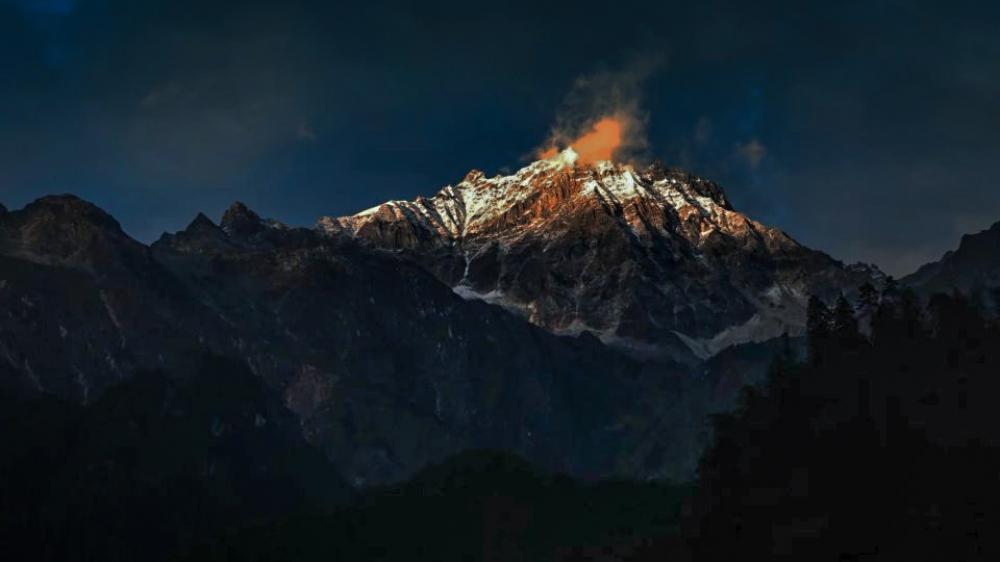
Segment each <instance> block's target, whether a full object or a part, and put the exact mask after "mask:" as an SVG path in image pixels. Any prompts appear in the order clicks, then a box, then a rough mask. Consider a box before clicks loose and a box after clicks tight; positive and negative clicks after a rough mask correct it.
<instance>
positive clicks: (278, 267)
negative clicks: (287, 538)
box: [0, 197, 702, 484]
mask: <svg viewBox="0 0 1000 562" xmlns="http://www.w3.org/2000/svg"><path fill="white" fill-rule="evenodd" d="M0 306H2V307H3V308H2V309H3V310H4V311H5V312H6V314H4V315H0V384H3V385H4V386H12V387H15V388H18V389H20V390H21V391H22V392H51V393H55V394H58V395H60V396H62V397H64V398H66V399H69V400H74V401H81V402H89V401H92V400H94V399H95V398H96V397H97V396H98V395H99V394H101V393H102V392H104V391H105V390H106V389H107V388H108V387H110V386H111V385H113V384H115V383H116V382H117V381H118V380H121V379H124V378H127V377H131V376H134V374H135V373H136V372H138V371H140V370H142V369H150V368H158V369H162V370H163V371H165V372H167V373H170V374H177V375H183V374H184V373H189V372H191V368H192V367H193V365H192V364H193V363H194V362H195V361H197V360H198V358H199V357H200V356H201V350H203V349H208V350H211V351H213V352H215V353H219V354H223V355H226V356H229V357H236V358H239V359H240V360H242V361H244V362H245V363H246V364H247V365H248V366H249V367H250V368H251V370H252V371H253V372H254V373H255V374H256V375H257V376H259V377H261V379H262V380H264V381H265V382H266V384H267V386H268V387H269V388H270V389H272V390H273V392H275V393H276V394H278V395H279V396H280V397H281V399H282V401H283V402H284V404H285V405H286V406H287V407H288V408H289V409H290V410H292V411H293V412H294V413H295V414H296V415H297V417H298V420H299V423H300V425H301V428H302V431H303V434H304V435H305V437H306V438H307V439H308V440H309V441H310V442H311V443H313V444H314V445H316V446H318V447H319V448H321V449H322V450H323V451H324V452H325V453H326V454H327V456H328V457H329V458H330V459H331V460H332V461H333V462H334V463H335V464H336V465H337V466H338V468H340V470H341V471H342V472H343V473H344V475H345V476H346V477H347V478H348V479H349V480H350V481H352V482H354V483H357V484H362V483H380V482H390V481H394V480H398V479H400V478H403V477H405V476H407V475H409V474H411V473H412V472H413V471H415V470H417V469H419V468H420V467H422V466H424V465H425V464H426V463H428V462H431V461H435V460H440V459H442V458H444V457H445V456H448V455H450V454H453V453H455V452H457V451H460V450H463V449H468V448H481V447H494V448H502V449H507V450H511V451H515V452H518V453H520V454H522V455H524V456H526V457H527V458H529V459H530V460H532V461H533V462H536V463H538V464H540V465H543V466H547V467H550V468H553V469H557V470H565V471H568V472H570V473H573V474H576V475H579V476H588V477H589V476H608V475H623V476H636V477H648V476H672V477H682V476H685V475H689V474H690V472H691V470H692V468H693V466H694V461H695V459H696V456H697V451H698V446H697V443H698V440H699V439H700V435H701V433H702V432H701V429H702V419H701V415H700V413H699V412H700V410H699V406H698V404H699V400H702V398H699V396H701V394H700V392H701V391H700V390H699V389H698V387H697V381H695V380H693V379H690V378H687V377H683V376H680V375H679V374H678V373H677V372H676V371H671V370H670V369H669V368H667V367H664V366H653V365H641V364H639V363H637V362H635V361H633V360H630V359H628V358H626V357H624V356H622V355H621V354H619V353H617V352H615V351H613V350H610V349H608V348H607V347H605V346H604V345H602V344H601V343H600V342H599V341H597V340H596V339H595V338H593V337H590V336H583V337H579V338H567V337H557V336H554V335H552V334H549V333H548V332H546V331H544V330H542V329H540V328H537V327H535V326H532V325H531V324H529V323H528V322H525V321H524V320H523V319H521V318H518V317H517V316H515V315H513V314H510V313H509V312H507V311H505V310H503V309H501V308H499V307H494V306H490V305H488V304H485V303H482V302H479V301H477V300H472V301H468V300H465V299H462V298H460V297H459V296H458V295H456V294H455V293H454V292H453V291H452V290H451V289H450V288H449V287H447V286H446V285H444V284H442V283H440V282H439V281H438V280H437V279H435V278H434V277H433V276H432V275H430V274H429V273H427V272H426V271H424V270H423V269H422V268H420V267H418V266H416V265H414V264H412V263H409V262H408V261H405V260H400V259H397V257H395V256H391V255H385V254H384V253H382V252H373V251H371V250H370V249H367V248H364V247H362V246H361V245H359V244H357V243H356V242H354V241H352V240H350V239H346V238H331V237H328V236H325V235H321V234H320V233H317V232H315V231H312V230H308V229H294V228H288V227H286V226H284V225H280V224H279V223H276V222H274V221H267V220H263V219H260V218H259V217H257V216H256V215H255V214H253V213H252V211H249V209H246V208H245V206H242V205H237V206H234V207H233V208H232V209H230V211H228V212H227V213H226V215H225V218H224V220H223V221H222V224H221V225H216V224H214V223H213V222H212V221H211V220H209V219H208V218H207V217H204V216H199V217H197V218H196V219H195V220H194V221H193V222H192V223H191V225H190V226H189V227H188V228H187V229H185V230H183V231H181V232H178V233H175V234H169V235H164V236H163V237H162V238H161V239H160V240H159V241H158V242H157V243H155V244H153V246H152V247H149V248H147V247H146V246H144V245H142V244H140V243H138V242H136V241H134V240H132V239H131V238H129V237H128V236H127V235H125V234H124V233H123V232H122V231H121V229H120V228H119V227H118V224H117V222H115V221H114V220H113V219H111V218H110V217H109V216H108V215H106V214H105V213H103V212H102V211H100V210H99V209H97V208H96V207H94V206H93V205H90V204H88V203H85V202H82V201H80V200H78V199H75V198H69V197H61V198H46V199H43V200H40V201H39V202H36V203H34V204H32V205H29V206H28V207H27V208H25V209H23V210H19V211H14V212H11V213H9V214H7V215H4V216H3V217H0ZM672 373H673V374H672ZM672 405H677V407H673V406H672Z"/></svg>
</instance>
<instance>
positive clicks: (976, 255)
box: [900, 222, 1000, 306]
mask: <svg viewBox="0 0 1000 562" xmlns="http://www.w3.org/2000/svg"><path fill="white" fill-rule="evenodd" d="M900 282H901V283H903V284H904V285H907V286H910V287H912V288H914V289H915V290H917V291H919V292H920V293H922V294H924V295H930V294H933V293H937V292H945V293H947V292H951V291H952V290H958V291H961V292H963V293H966V294H970V295H974V296H975V297H976V298H979V299H981V301H983V302H984V304H985V303H986V302H989V303H992V304H993V306H996V305H997V304H1000V300H998V295H997V294H995V290H996V289H997V288H998V287H1000V222H998V223H995V224H994V225H993V226H991V227H990V228H988V229H986V230H983V231H982V232H978V233H975V234H966V235H964V236H962V240H961V242H960V243H959V245H958V249H956V250H953V251H950V252H947V253H946V254H945V255H944V256H942V257H941V259H940V260H938V261H936V262H931V263H928V264H926V265H924V266H922V267H921V268H920V269H918V270H917V271H915V272H914V273H912V274H910V275H907V276H906V277H904V278H902V279H901V280H900Z"/></svg>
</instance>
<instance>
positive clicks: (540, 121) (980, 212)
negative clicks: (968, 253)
mask: <svg viewBox="0 0 1000 562" xmlns="http://www.w3.org/2000/svg"><path fill="white" fill-rule="evenodd" d="M334 4H338V3H336V2H306V1H296V0H285V1H282V2H274V1H268V2H263V1H253V0H251V1H246V2H217V1H213V0H198V1H192V0H144V1H142V2H138V1H135V0H92V1H91V0H0V201H2V202H3V203H5V204H6V205H7V206H9V207H19V206H21V205H23V204H25V203H26V202H28V201H30V200H31V199H33V198H35V197H38V196H40V195H43V194H47V193H54V192H73V193H77V194H79V195H81V196H83V197H86V198H88V199H90V200H92V201H94V202H96V203H97V204H99V205H101V206H102V207H104V208H105V209H107V210H108V211H110V212H112V213H113V214H115V216H117V217H118V218H119V219H120V220H121V222H122V223H123V225H124V226H125V228H126V230H128V231H129V232H130V233H131V234H133V235H134V236H136V237H137V238H139V239H141V240H144V241H150V240H152V239H155V238H156V237H157V236H158V235H159V233H160V232H162V231H164V230H176V229H179V228H182V227H183V226H185V225H186V223H187V222H188V221H190V219H191V218H193V217H194V215H195V214H196V213H197V212H198V211H206V212H207V213H209V214H210V215H213V216H218V215H219V214H220V213H221V211H222V209H223V208H224V207H225V206H227V205H228V204H229V203H230V202H231V201H232V200H234V199H240V200H244V201H246V202H247V203H248V204H250V205H251V206H252V207H254V208H256V209H257V210H258V211H259V212H261V213H262V214H265V215H268V216H273V217H275V218H278V219H281V220H284V221H286V222H289V223H292V224H302V225H308V224H312V223H313V222H314V221H315V219H316V218H318V217H319V216H320V215H323V214H333V215H336V214H347V213H351V212H354V211H357V210H360V209H363V208H366V207H369V206H371V205H374V204H376V203H378V202H381V201H383V200H386V199H389V198H412V197H414V196H416V195H418V194H428V195H429V194H431V193H433V192H434V191H436V190H437V189H438V188H439V187H440V186H443V185H444V184H447V183H453V182H455V181H457V180H458V179H460V178H461V177H462V175H464V173H465V172H466V171H467V170H468V169H469V168H473V167H475V168H480V169H484V170H486V171H487V172H488V173H490V174H492V173H496V172H499V171H502V170H509V169H514V168H516V167H518V166H519V165H520V164H522V163H523V161H524V158H525V155H527V154H530V153H531V151H532V150H533V149H535V148H537V147H538V146H539V145H540V144H541V143H542V142H543V141H544V139H545V138H546V136H547V135H548V133H549V131H550V129H551V127H552V126H553V124H554V123H556V121H557V120H558V119H563V120H565V119H567V116H574V115H576V114H578V113H579V112H580V111H582V110H585V109H586V108H587V107H590V105H589V104H592V103H599V102H594V100H592V99H591V98H593V97H595V96H596V97H600V96H601V92H602V91H603V90H604V89H605V88H609V89H614V90H615V91H616V92H617V93H618V94H619V95H621V96H625V97H627V98H628V100H627V103H629V104H630V105H631V106H632V107H633V108H638V110H639V112H640V113H641V114H642V115H643V116H644V117H645V118H646V122H647V127H646V128H647V136H648V148H647V151H646V152H647V155H648V156H655V157H659V158H660V159H662V160H663V161H664V162H666V163H667V164H672V165H679V166H683V167H686V168H689V169H691V170H692V171H694V172H696V173H699V174H701V175H704V176H707V177H709V178H711V179H715V180H716V181H718V182H720V183H722V184H723V186H724V187H725V188H726V190H727V192H728V193H729V195H730V197H731V199H732V200H733V201H734V202H735V204H736V206H737V207H738V208H739V209H741V210H743V211H746V212H748V213H749V214H751V215H752V216H753V217H755V218H757V219H759V220H761V221H763V222H766V223H769V224H774V225H776V226H779V227H781V228H783V229H785V230H786V231H788V232H789V233H790V234H792V235H793V236H795V237H796V238H798V239H799V240H801V241H802V242H804V243H806V244H809V245H811V246H814V247H817V248H819V249H822V250H825V251H827V252H829V253H831V254H832V255H834V256H835V257H837V258H840V259H844V260H846V261H855V260H865V261H873V262H875V263H878V264H879V265H880V266H882V267H884V268H885V269H886V270H888V271H890V272H891V273H896V274H900V273H906V272H908V271H909V270H911V269H913V268H914V267H915V266H916V265H918V264H920V263H922V262H924V261H927V260H930V259H936V258H937V257H938V256H939V255H940V254H941V253H942V252H943V251H944V250H946V249H949V248H951V247H953V246H954V245H955V244H956V243H957V240H958V237H959V236H960V235H961V234H962V233H964V232H969V231H975V230H979V229H982V228H985V227H986V226H988V225H989V224H991V223H993V222H995V221H997V220H1000V189H997V185H996V181H995V178H996V177H997V173H998V172H1000V135H998V130H1000V104H998V100H1000V14H998V8H996V7H987V6H986V5H987V4H988V3H986V2H975V3H973V2H968V3H967V2H963V1H952V2H948V3H944V4H943V3H940V2H937V3H931V2H878V1H865V2H828V3H822V4H820V3H816V2H798V1H796V2H735V1H733V2H727V1H712V0H708V1H702V2H689V3H670V2H629V1H627V0H626V1H617V2H601V3H594V2H574V3H563V4H555V3H549V4H546V5H545V6H538V5H536V3H535V2H510V3H504V2H492V3H488V4H485V3H478V2H462V3H455V2H447V3H434V4H431V3H417V2H406V3H404V2H398V3H389V2H377V1H374V2H365V3H363V5H354V6H335V5H334ZM359 4H360V3H359ZM934 4H937V5H938V7H937V8H935V7H934ZM993 4H994V6H995V5H996V4H995V3H993ZM581 80H583V81H585V83H586V84H589V86H590V87H589V89H588V88H583V89H582V90H581V88H580V87H579V84H580V83H581V82H580V81H581ZM574 84H577V86H574Z"/></svg>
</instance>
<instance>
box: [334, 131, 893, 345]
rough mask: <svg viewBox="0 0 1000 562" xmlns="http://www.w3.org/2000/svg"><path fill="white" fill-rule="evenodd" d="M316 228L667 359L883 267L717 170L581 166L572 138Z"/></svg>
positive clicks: (771, 325) (532, 316) (728, 339)
mask: <svg viewBox="0 0 1000 562" xmlns="http://www.w3.org/2000/svg"><path fill="white" fill-rule="evenodd" d="M317 228H318V229H320V230H322V231H324V232H327V233H331V234H348V235H350V236H352V237H354V238H356V239H358V240H361V241H363V242H364V243H366V244H368V245H371V246H374V247H377V248H382V249H388V250H393V251H398V252H400V253H401V254H403V255H406V256H408V257H410V258H411V259H413V260H414V261H416V262H417V263H419V264H421V265H422V266H423V267H425V268H426V269H428V270H429V271H431V272H432V273H433V274H434V275H435V276H436V277H438V278H439V279H441V280H442V281H444V282H445V283H446V284H448V285H449V286H451V287H453V288H454V290H455V291H456V292H457V293H459V294H460V295H463V296H465V297H467V298H478V299H482V300H485V301H487V302H492V303H496V304H500V305H503V306H505V307H507V308H509V309H513V310H516V311H518V312H520V313H521V314H523V315H524V316H526V317H527V318H528V319H529V320H530V321H531V322H533V323H535V324H537V325H539V326H543V327H545V328H547V329H549V330H551V331H553V332H556V333H579V332H581V331H584V330H588V331H592V332H594V333H596V334H598V335H599V336H600V337H601V338H602V339H603V340H604V341H606V342H609V343H615V344H618V345H622V346H625V347H628V348H631V349H632V350H633V351H638V352H643V351H645V352H653V353H657V352H665V353H666V354H668V355H671V356H674V357H682V356H685V355H686V356H688V357H690V355H691V354H692V353H693V354H694V355H697V356H700V357H702V358H704V357H708V356H710V355H712V354H714V353H716V352H717V351H719V350H721V349H723V348H725V347H727V346H730V345H733V344H738V343H744V342H748V341H764V340H767V339H770V338H773V337H776V336H778V335H780V334H781V333H783V332H785V331H789V332H790V333H792V334H797V333H800V332H801V331H802V329H803V327H804V321H805V302H806V300H807V298H808V295H809V294H813V293H818V294H821V295H824V296H832V295H834V294H836V293H838V292H840V291H842V290H850V289H853V288H854V287H856V286H858V285H860V284H862V283H863V282H865V281H868V280H870V279H871V278H872V276H873V275H878V273H877V271H876V270H875V269H874V268H871V267H867V266H859V267H845V266H844V265H843V264H841V263H839V262H837V261H835V260H833V259H832V258H830V257H829V256H827V255H825V254H823V253H821V252H816V251H813V250H810V249H808V248H805V247H803V246H801V245H800V244H798V243H797V242H795V241H794V240H792V239H791V238H790V237H788V236H787V235H786V234H784V233H783V232H781V231H780V230H777V229H775V228H770V227H767V226H765V225H762V224H760V223H758V222H756V221H753V220H752V219H750V218H748V217H746V216H745V215H743V214H741V213H739V212H737V211H735V210H734V209H733V208H732V206H731V205H730V203H729V201H728V199H727V198H726V196H725V194H724V192H723V191H722V189H721V188H720V187H719V186H718V185H716V184H714V183H712V182H709V181H706V180H703V179H701V178H698V177H695V176H693V175H691V174H688V173H684V172H680V171H676V170H667V169H665V168H663V167H661V166H657V165H654V166H650V167H649V168H646V169H637V168H635V167H633V166H631V165H623V164H616V163H611V162H599V163H597V164H595V165H593V166H576V165H575V155H574V154H573V153H572V151H571V150H567V151H566V152H564V153H562V154H561V155H559V156H557V157H556V158H553V159H550V160H542V161H538V162H535V163H533V164H531V165H529V166H527V167H525V168H523V169H521V170H520V171H518V172H517V173H515V174H513V175H510V176H498V177H494V178H486V177H485V176H484V175H483V174H482V173H481V172H478V171H473V172H471V173H470V174H469V175H467V176H466V177H465V178H464V179H463V180H462V182H460V183H459V184H458V185H456V186H448V187H445V188H444V189H442V190H441V191H440V192H439V193H438V194H437V195H435V196H434V197H431V198H418V199H416V200H415V201H392V202H389V203H385V204H383V205H380V206H378V207H375V208H373V209H369V210H367V211H364V212H362V213H359V214H357V215H354V216H350V217H342V218H337V219H334V218H324V219H321V220H320V221H319V223H318V225H317Z"/></svg>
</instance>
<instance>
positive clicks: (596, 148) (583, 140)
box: [570, 117, 622, 164]
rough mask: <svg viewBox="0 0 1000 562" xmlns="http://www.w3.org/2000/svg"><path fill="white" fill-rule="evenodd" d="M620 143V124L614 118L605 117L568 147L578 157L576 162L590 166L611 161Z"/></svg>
mask: <svg viewBox="0 0 1000 562" xmlns="http://www.w3.org/2000/svg"><path fill="white" fill-rule="evenodd" d="M621 143H622V124H621V122H620V121H618V120H617V119H615V118H614V117H605V118H604V119H601V120H600V121H598V122H597V123H595V124H594V128H593V129H591V130H590V132H589V133H587V134H585V135H583V136H582V137H580V138H578V139H576V140H575V141H574V142H573V144H571V145H570V146H572V147H573V150H575V151H576V153H577V154H578V155H579V156H580V158H579V159H578V160H577V162H579V163H581V164H591V163H594V162H597V161H599V160H611V156H612V155H614V153H615V150H617V149H618V146H619V145H621Z"/></svg>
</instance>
